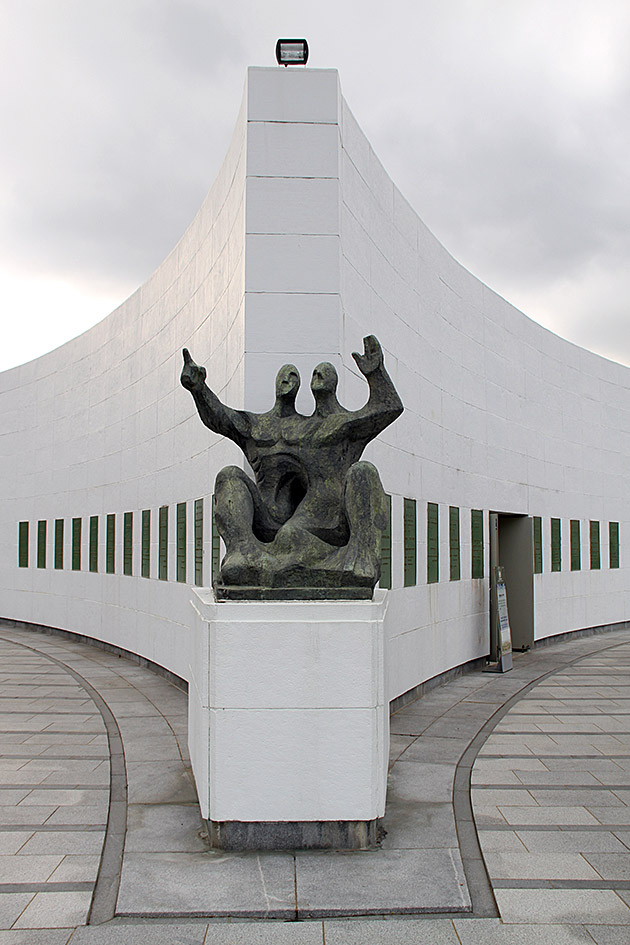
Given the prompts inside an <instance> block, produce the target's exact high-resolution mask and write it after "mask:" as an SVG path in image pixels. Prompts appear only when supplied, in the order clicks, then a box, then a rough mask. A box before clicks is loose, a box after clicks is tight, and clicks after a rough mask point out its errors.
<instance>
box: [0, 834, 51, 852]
mask: <svg viewBox="0 0 630 945" xmlns="http://www.w3.org/2000/svg"><path fill="white" fill-rule="evenodd" d="M32 836H33V832H32V831H29V830H17V831H13V830H9V831H6V832H5V831H1V832H0V856H11V855H13V854H15V853H17V852H18V850H21V849H22V848H23V847H24V846H25V844H26V843H27V842H28V839H29V837H32ZM41 852H43V851H41Z"/></svg>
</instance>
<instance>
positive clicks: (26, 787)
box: [0, 782, 630, 791]
mask: <svg viewBox="0 0 630 945" xmlns="http://www.w3.org/2000/svg"><path fill="white" fill-rule="evenodd" d="M108 787H109V785H108V784H50V782H48V783H46V784H35V785H33V784H0V791H105V790H107V788H108ZM628 788H629V789H630V785H628Z"/></svg>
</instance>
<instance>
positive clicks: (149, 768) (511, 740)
mask: <svg viewBox="0 0 630 945" xmlns="http://www.w3.org/2000/svg"><path fill="white" fill-rule="evenodd" d="M0 653H1V655H2V673H1V674H0V677H1V682H2V686H1V688H0V945H9V943H11V945H38V943H46V945H62V943H64V945H65V943H68V942H69V941H72V943H73V945H114V943H116V945H127V943H129V945H131V943H134V945H135V943H136V942H149V943H155V945H167V943H168V945H175V943H179V945H212V943H216V945H223V943H225V945H228V943H230V945H239V943H243V945H249V943H251V945H257V943H261V945H262V943H265V942H272V941H273V942H274V943H279V945H283V943H284V942H286V943H295V945H302V943H304V945H310V943H318V945H320V943H325V945H336V943H344V945H353V943H355V942H356V943H357V945H359V943H361V945H370V943H391V945H394V943H397V942H405V943H410V945H411V943H413V945H442V943H444V945H474V943H484V945H494V943H495V942H496V943H497V945H498V943H505V945H517V943H518V945H536V943H543V942H544V943H550V942H553V943H554V945H564V943H567V945H569V943H587V942H588V943H591V945H592V943H593V942H596V943H597V945H616V943H624V945H627V943H628V942H630V633H628V632H616V633H609V634H600V635H597V636H590V637H582V638H579V639H577V640H572V641H569V642H560V643H558V644H554V645H552V646H548V647H542V648H540V649H537V650H535V651H534V652H533V653H527V654H522V655H521V654H517V655H516V656H515V668H514V670H513V671H512V672H510V673H508V674H506V675H503V676H498V675H491V674H484V673H481V672H477V673H472V674H470V675H465V676H461V677H458V678H457V679H454V680H452V681H451V682H449V683H448V684H447V685H445V686H442V687H440V688H437V689H434V690H432V691H431V692H429V693H428V694H427V695H425V696H424V697H423V698H422V699H420V700H418V701H417V702H415V703H412V704H411V705H409V706H407V707H405V708H404V709H402V710H401V711H399V712H398V713H396V715H395V716H394V717H393V718H392V729H391V730H392V759H391V761H392V766H391V772H390V784H389V791H388V809H387V816H386V818H385V829H386V831H387V833H386V835H385V837H384V839H383V842H382V845H381V847H380V849H378V850H375V851H365V852H358V853H336V852H334V851H333V852H319V853H304V852H302V853H296V854H295V855H292V854H288V853H279V854H261V855H256V854H223V853H220V852H218V851H212V850H210V849H209V848H208V845H207V839H206V837H205V834H204V832H203V826H202V822H201V820H200V817H199V812H198V808H197V804H196V799H195V792H194V786H193V783H192V779H191V776H190V770H189V766H188V764H189V763H188V757H187V753H186V696H185V694H184V693H183V692H181V691H179V690H178V689H176V688H175V687H174V686H172V685H171V684H170V683H168V682H167V681H166V680H164V679H163V678H161V677H159V676H156V675H155V674H153V673H151V672H150V671H148V670H146V669H144V668H142V667H140V666H137V665H136V664H134V663H131V662H128V661H127V660H124V659H121V658H119V657H117V656H115V655H113V654H110V653H107V652H104V651H102V650H99V649H97V648H95V647H91V646H88V645H85V644H81V643H76V642H72V641H70V640H66V639H64V638H61V637H59V636H53V635H44V634H38V633H34V632H29V631H24V630H17V629H15V628H9V627H7V626H0ZM576 661H577V662H576ZM471 774H472V782H473V789H472V792H471V790H470V780H471ZM252 789H254V790H255V785H252ZM471 796H472V806H471ZM473 809H474V818H473ZM106 826H107V829H106V830H105V827H106ZM480 843H481V849H482V850H483V856H482V853H481V849H480V845H479V844H480ZM484 863H485V864H486V865H487V871H486V865H484ZM488 874H489V876H488ZM296 919H298V920H301V921H295V920H296ZM287 920H289V921H287Z"/></svg>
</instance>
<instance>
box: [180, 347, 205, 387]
mask: <svg viewBox="0 0 630 945" xmlns="http://www.w3.org/2000/svg"><path fill="white" fill-rule="evenodd" d="M182 354H183V355H184V368H183V370H182V373H181V377H180V381H181V383H182V387H185V388H186V390H189V391H195V390H201V388H202V387H203V385H204V383H205V380H206V369H205V367H201V366H200V365H199V364H195V362H194V361H193V359H192V358H191V356H190V352H189V350H188V348H184V350H183V352H182Z"/></svg>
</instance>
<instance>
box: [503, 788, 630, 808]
mask: <svg viewBox="0 0 630 945" xmlns="http://www.w3.org/2000/svg"><path fill="white" fill-rule="evenodd" d="M515 793H516V792H515ZM529 793H530V794H531V796H532V797H533V798H534V800H535V801H536V803H537V804H540V805H541V807H588V808H589V809H590V808H591V807H624V806H626V805H624V802H623V801H622V800H621V799H620V798H619V797H617V796H616V795H615V794H613V792H612V791H608V790H605V789H603V788H596V789H595V790H588V789H586V790H584V791H579V790H575V789H574V788H567V789H566V790H563V791H545V790H544V789H543V790H540V789H539V788H534V787H533V788H531V789H530V792H529Z"/></svg>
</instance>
